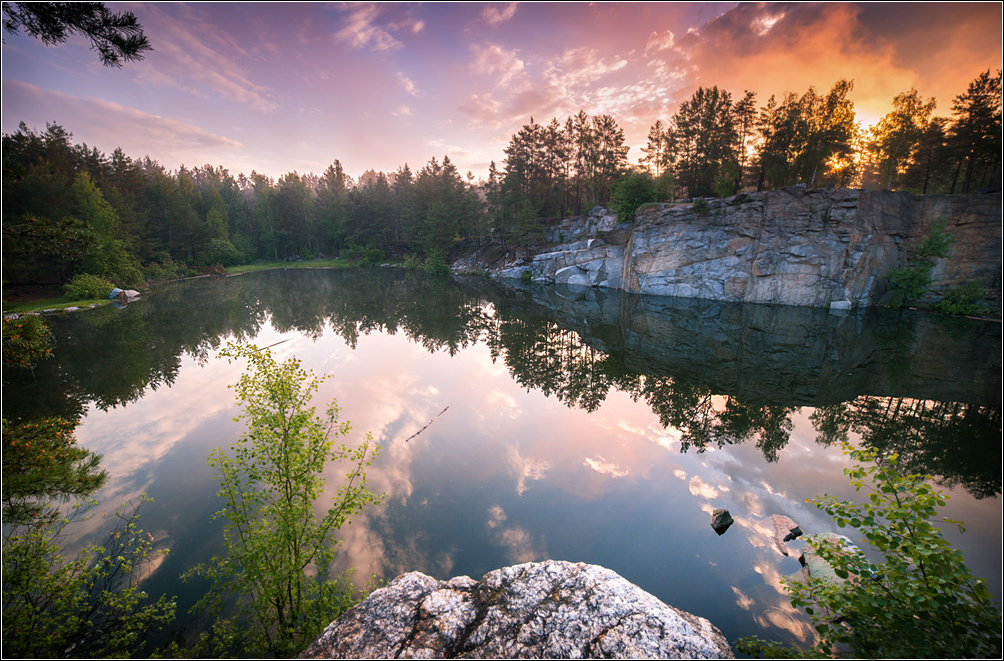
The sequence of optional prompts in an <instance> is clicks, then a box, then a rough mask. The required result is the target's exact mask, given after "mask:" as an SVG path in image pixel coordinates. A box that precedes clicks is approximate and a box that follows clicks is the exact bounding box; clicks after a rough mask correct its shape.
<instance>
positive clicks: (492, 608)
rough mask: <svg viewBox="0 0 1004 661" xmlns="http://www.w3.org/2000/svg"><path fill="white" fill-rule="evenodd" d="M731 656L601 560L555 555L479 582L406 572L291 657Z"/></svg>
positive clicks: (710, 635)
mask: <svg viewBox="0 0 1004 661" xmlns="http://www.w3.org/2000/svg"><path fill="white" fill-rule="evenodd" d="M389 657H394V658H523V659H527V658H597V657H604V658H639V657H641V658H677V659H679V658H733V657H734V655H733V652H732V648H731V647H730V646H729V644H728V641H727V640H726V639H725V637H724V636H723V635H722V633H721V632H720V631H719V630H718V629H717V628H715V627H714V626H713V625H712V624H711V623H710V622H708V621H707V620H706V619H704V618H701V617H697V616H695V615H691V614H690V613H687V612H685V611H681V610H679V609H676V608H673V607H672V606H668V605H666V604H664V603H663V602H661V601H659V600H658V599H656V598H655V597H654V596H652V595H651V594H649V593H647V592H645V591H644V590H642V589H641V588H639V587H638V586H636V585H634V584H632V583H630V582H628V581H627V580H625V579H624V578H622V577H621V576H619V575H617V574H616V573H614V572H613V571H611V570H609V569H605V568H603V567H599V566H596V565H587V564H583V563H570V562H562V561H556V560H548V561H546V562H534V563H527V564H522V565H515V566H512V567H504V568H502V569H497V570H495V571H492V572H489V573H487V574H485V576H484V577H483V578H482V579H481V580H480V581H475V580H473V579H471V578H468V577H466V576H460V577H456V578H452V579H450V580H449V581H440V580H437V579H435V578H432V577H431V576H426V575H425V574H421V573H418V572H411V573H408V574H403V575H401V576H398V577H397V578H396V579H394V580H393V581H391V583H390V584H388V585H387V586H386V587H384V588H381V589H379V590H376V591H374V592H373V593H372V594H371V595H370V596H369V597H368V598H367V599H366V600H365V601H363V602H362V603H360V604H357V605H356V606H355V607H353V608H351V609H349V610H348V611H346V612H345V613H344V614H343V615H342V616H341V617H339V618H338V619H337V620H335V621H334V622H332V623H331V624H330V625H329V626H328V628H327V629H325V630H324V632H323V633H321V635H320V636H319V637H318V638H317V640H316V641H314V643H312V644H311V645H310V646H309V647H308V648H307V649H306V650H305V651H304V652H303V654H301V658H315V659H319V658H389Z"/></svg>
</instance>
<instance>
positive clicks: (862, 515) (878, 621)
mask: <svg viewBox="0 0 1004 661" xmlns="http://www.w3.org/2000/svg"><path fill="white" fill-rule="evenodd" d="M844 452H845V453H846V454H849V455H850V456H851V458H852V459H854V460H855V461H857V462H859V463H858V464H856V465H855V466H853V467H851V468H847V469H845V470H844V473H845V474H846V475H847V476H848V477H849V478H850V482H851V485H852V486H853V487H854V488H855V489H856V490H860V489H862V488H863V487H865V485H866V482H865V481H866V480H870V482H871V485H870V486H871V489H870V492H869V494H868V501H867V502H866V503H865V504H858V503H854V502H849V501H843V500H838V499H836V498H833V497H832V496H826V495H824V496H822V497H817V498H816V499H815V505H816V507H818V508H820V509H822V510H823V511H825V512H826V513H827V514H829V515H830V516H831V517H833V519H834V521H835V522H836V524H837V526H839V527H841V528H843V527H845V526H848V525H850V526H851V527H853V528H856V529H858V530H859V531H860V532H861V533H862V534H863V536H864V538H865V539H866V540H867V541H868V543H870V544H871V545H872V546H874V547H875V548H876V549H877V550H878V551H879V552H880V553H881V554H882V556H883V561H882V562H880V563H877V564H876V563H873V562H871V561H870V560H869V559H868V557H867V556H865V554H864V553H863V552H861V550H860V549H857V548H856V547H852V546H849V545H847V544H842V543H839V542H836V541H833V540H832V538H827V537H825V536H821V537H816V538H809V539H807V540H806V544H807V545H808V546H809V547H810V548H812V549H813V550H814V551H815V552H816V553H817V554H818V555H819V556H820V557H821V558H822V559H823V560H825V561H826V562H827V563H829V565H830V566H831V567H832V568H833V572H834V574H835V575H836V576H837V577H838V578H839V579H841V580H838V581H834V580H831V579H828V578H824V577H818V576H817V577H811V576H810V578H809V580H808V581H807V582H803V581H802V580H800V579H792V578H785V579H782V584H783V585H784V586H785V588H786V589H787V591H788V593H789V596H790V599H791V603H792V605H793V606H795V607H796V608H803V609H804V610H805V612H806V614H808V615H809V617H810V619H811V621H812V623H813V626H814V628H815V630H816V633H817V635H818V640H817V642H816V644H815V645H814V646H813V648H812V649H811V650H809V652H808V653H807V654H806V653H805V652H804V651H802V650H793V649H791V648H785V647H784V646H783V645H780V644H779V643H769V642H765V641H762V640H760V639H758V638H755V637H751V638H743V639H741V640H740V641H738V644H737V646H738V649H739V651H741V652H743V653H745V654H752V655H756V656H759V655H770V656H791V655H794V656H824V657H825V656H831V655H832V654H833V653H834V651H835V650H837V649H840V647H845V648H849V649H850V651H851V653H852V654H853V655H854V656H857V657H861V658H960V657H976V658H980V657H985V658H994V657H996V658H1000V655H1001V610H1000V608H999V607H998V606H996V605H995V604H994V602H993V597H992V596H991V595H990V592H989V591H988V590H987V586H986V583H985V581H983V580H982V579H978V578H974V577H973V575H972V574H971V573H970V571H969V569H968V568H967V567H966V565H965V563H964V561H963V558H962V554H961V553H960V552H959V551H957V550H955V549H953V548H952V547H951V546H949V544H948V542H947V541H946V540H945V538H944V537H943V535H942V533H941V530H940V529H939V528H938V527H937V525H935V523H934V522H933V520H932V519H933V517H934V516H935V513H936V508H938V507H940V506H943V505H944V504H945V498H946V497H945V496H944V495H942V493H941V492H940V491H938V490H936V489H934V488H933V487H931V485H930V478H929V477H927V476H923V475H916V474H901V473H900V472H899V470H898V466H897V463H898V455H896V454H888V455H884V456H881V455H879V454H878V452H877V451H876V450H862V449H854V448H852V447H851V446H850V445H848V444H847V443H844ZM951 523H955V524H956V525H958V526H959V529H960V530H964V527H963V525H962V523H961V522H957V521H953V522H951Z"/></svg>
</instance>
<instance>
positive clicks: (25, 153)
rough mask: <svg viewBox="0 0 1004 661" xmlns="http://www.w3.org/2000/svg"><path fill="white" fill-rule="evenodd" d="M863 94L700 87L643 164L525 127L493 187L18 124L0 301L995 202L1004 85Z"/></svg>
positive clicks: (9, 166) (611, 130) (444, 173)
mask: <svg viewBox="0 0 1004 661" xmlns="http://www.w3.org/2000/svg"><path fill="white" fill-rule="evenodd" d="M852 91H853V82H852V81H850V80H841V81H838V82H837V83H836V84H835V85H834V86H833V87H832V89H830V90H829V91H828V92H826V93H822V92H820V91H817V90H816V89H814V88H811V87H810V88H809V89H808V90H807V91H806V92H804V93H802V94H796V93H787V94H785V95H784V97H783V98H781V99H778V98H776V97H774V96H771V97H770V98H768V99H767V100H766V101H765V102H763V103H762V104H759V103H758V100H757V94H756V93H755V92H751V91H745V92H744V93H743V94H742V95H741V96H736V97H733V95H732V94H731V93H730V92H728V91H725V90H722V89H719V88H718V87H710V88H705V87H701V88H699V89H698V90H697V91H695V92H694V93H693V95H692V96H691V97H690V98H689V99H688V100H686V101H685V102H683V103H682V104H681V105H680V108H679V110H677V112H676V113H675V114H674V115H672V116H671V117H667V118H666V119H665V120H662V119H660V120H658V121H656V122H655V124H654V125H652V127H651V129H650V131H649V134H648V140H647V144H646V145H645V146H644V147H643V148H642V156H641V158H640V159H639V161H638V162H637V163H636V164H631V163H629V162H628V152H629V147H628V145H627V144H626V143H625V137H624V131H623V129H621V128H620V127H619V126H618V124H617V121H616V119H615V118H613V117H611V116H609V115H594V116H590V115H588V114H586V112H585V111H580V112H579V113H578V114H577V115H575V116H573V117H568V118H566V119H565V120H564V121H559V119H558V118H552V119H551V120H550V121H549V122H547V123H539V122H536V121H534V119H533V118H532V117H531V118H530V121H529V123H528V124H525V125H524V126H522V127H521V128H520V129H519V131H517V132H516V134H515V135H513V136H512V137H511V138H510V140H509V142H508V145H507V146H506V147H505V150H504V155H503V157H502V158H501V159H500V162H499V164H498V165H496V163H495V162H494V161H493V162H492V163H491V165H490V168H489V172H488V177H487V179H486V180H485V179H479V180H477V181H475V177H474V175H473V174H471V173H469V172H468V173H466V174H465V175H462V174H461V173H460V171H459V170H458V168H457V167H456V166H455V165H454V164H453V162H452V161H451V160H450V158H449V156H443V157H442V159H441V160H439V159H437V158H435V157H433V158H431V159H430V160H429V162H428V163H426V164H424V165H423V166H422V167H421V168H420V169H419V170H417V171H413V170H412V169H411V168H410V167H409V165H408V164H404V165H401V166H400V167H399V168H398V169H397V170H396V171H395V172H389V173H386V172H376V171H373V170H368V171H366V172H364V173H363V174H361V175H360V176H359V177H358V178H353V177H351V176H349V175H348V174H347V173H346V172H345V170H344V169H343V167H342V165H341V163H340V162H339V161H338V160H334V161H333V162H332V164H331V165H330V166H328V168H327V169H326V170H325V171H324V172H323V173H321V174H320V175H316V174H312V173H311V174H300V173H297V172H289V173H287V174H285V175H283V176H281V177H279V178H278V179H273V178H271V177H268V176H265V175H263V174H261V173H258V172H255V171H252V172H251V173H250V174H249V175H245V174H244V173H239V174H236V175H235V174H233V173H231V172H229V171H228V170H227V169H226V168H224V167H222V166H213V165H209V164H206V165H201V166H196V167H191V168H190V167H186V166H181V167H179V168H178V169H177V170H176V171H169V170H168V169H167V168H165V167H164V166H162V165H161V164H159V163H157V162H156V161H154V160H151V159H150V158H149V157H144V158H134V157H130V156H129V155H127V154H125V153H124V152H123V151H122V150H121V149H116V150H114V151H113V152H112V153H111V154H110V155H108V154H104V153H102V152H101V151H99V150H98V149H96V148H93V147H88V146H87V145H86V144H74V142H73V135H72V133H71V132H70V131H69V130H68V129H67V128H66V127H63V126H59V125H57V124H49V125H47V126H46V128H45V130H44V131H34V130H32V129H31V128H29V127H27V126H26V125H25V124H24V123H21V124H20V126H19V128H18V130H17V131H15V132H13V133H9V134H4V136H3V199H4V213H3V262H4V269H3V279H4V287H5V289H11V288H17V287H19V286H29V285H30V286H45V287H50V288H58V287H60V286H62V285H64V284H65V283H67V282H69V281H70V280H71V279H72V278H73V277H74V276H75V275H78V274H91V275H95V276H100V277H101V278H104V279H106V280H107V281H109V282H111V283H113V284H115V285H116V286H120V287H127V286H140V285H142V284H143V283H146V282H157V281H163V280H167V279H171V278H176V277H180V276H184V275H191V274H193V273H196V272H206V271H208V270H213V269H215V270H219V269H220V267H226V266H232V265H237V264H248V263H252V262H255V261H283V260H297V259H309V258H316V257H335V256H342V257H348V258H354V259H358V260H360V261H362V262H363V263H377V262H379V261H383V260H385V259H397V260H400V259H402V258H405V257H410V258H413V259H421V260H427V261H429V262H432V261H435V262H436V263H438V264H442V265H445V260H446V259H448V258H449V257H451V256H453V255H456V254H457V253H458V252H459V251H461V250H463V249H467V248H470V247H472V246H475V245H482V244H484V243H486V242H489V241H498V242H500V243H501V244H502V245H503V246H504V247H511V246H515V245H519V244H520V243H522V242H525V241H529V240H532V239H534V238H535V237H537V236H539V233H540V230H541V228H542V227H543V225H544V224H545V223H547V222H549V221H551V220H554V219H557V218H561V217H564V216H569V215H577V214H580V213H582V212H584V211H586V210H588V209H590V208H592V207H593V206H595V205H608V206H611V207H613V208H615V209H617V211H618V213H619V214H620V215H621V217H622V219H624V220H627V219H629V218H630V216H631V214H632V213H633V211H634V210H635V209H636V208H637V207H638V206H639V205H640V204H643V203H646V202H654V201H672V200H679V199H689V198H697V197H710V196H717V197H727V196H730V195H734V194H736V193H738V192H741V191H746V190H758V191H759V190H766V189H771V188H779V187H784V186H789V185H792V184H798V183H802V184H805V185H807V186H809V187H823V186H846V187H858V188H873V189H889V190H905V191H911V192H915V193H922V194H969V193H977V192H987V191H996V190H1000V184H1001V144H1002V143H1001V103H1002V102H1001V72H1000V71H997V72H996V74H993V73H991V72H990V71H986V72H984V73H982V74H980V75H979V76H977V77H976V79H974V80H973V81H971V82H970V83H969V84H968V86H967V89H966V90H965V91H963V92H961V93H960V94H959V95H958V96H956V97H955V98H954V100H953V101H952V104H951V106H950V112H949V114H948V115H947V116H943V115H938V114H936V113H935V111H936V109H937V106H936V103H935V100H934V99H925V98H923V97H922V96H921V95H920V94H919V93H918V92H917V91H916V90H914V89H910V90H908V91H906V92H903V93H901V94H898V95H896V97H895V98H894V99H893V100H892V108H891V110H890V111H889V112H888V113H887V114H886V115H885V116H884V117H882V118H881V119H880V120H879V121H878V122H877V123H876V124H875V125H874V126H872V127H870V128H869V129H867V130H864V129H862V128H861V126H860V124H858V123H857V122H856V120H855V111H854V104H853V102H852V100H851V98H850V95H851V92H852Z"/></svg>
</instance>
